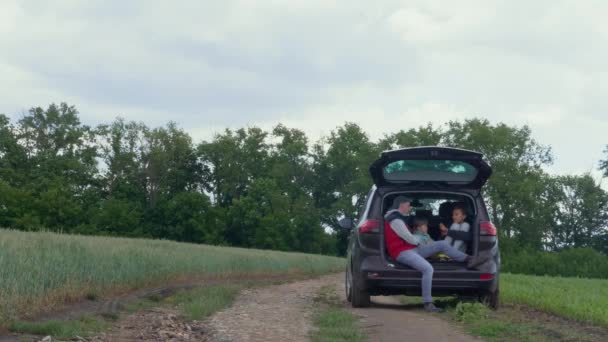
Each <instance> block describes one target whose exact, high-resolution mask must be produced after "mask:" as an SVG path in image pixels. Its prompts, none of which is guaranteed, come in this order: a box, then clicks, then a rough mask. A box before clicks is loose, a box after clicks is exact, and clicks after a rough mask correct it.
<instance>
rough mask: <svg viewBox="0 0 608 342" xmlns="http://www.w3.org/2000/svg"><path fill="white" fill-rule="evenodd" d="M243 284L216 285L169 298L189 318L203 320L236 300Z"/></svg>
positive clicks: (168, 300)
mask: <svg viewBox="0 0 608 342" xmlns="http://www.w3.org/2000/svg"><path fill="white" fill-rule="evenodd" d="M242 288H243V286H240V285H214V286H208V287H203V288H200V289H196V290H190V291H182V292H178V293H177V294H175V295H174V296H171V297H169V298H168V299H167V302H168V303H175V304H177V305H178V307H179V309H180V311H181V312H182V316H183V317H184V318H185V319H187V320H192V321H194V320H201V319H204V318H206V317H208V316H210V315H211V314H212V313H214V312H216V311H219V310H221V309H223V308H225V307H227V306H228V305H230V303H232V302H233V301H234V299H235V298H236V296H237V295H238V293H239V292H240V290H241V289H242Z"/></svg>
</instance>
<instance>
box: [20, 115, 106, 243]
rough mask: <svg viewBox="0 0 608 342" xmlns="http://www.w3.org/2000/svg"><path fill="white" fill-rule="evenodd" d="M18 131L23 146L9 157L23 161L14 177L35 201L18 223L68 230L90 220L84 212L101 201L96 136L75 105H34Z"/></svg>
mask: <svg viewBox="0 0 608 342" xmlns="http://www.w3.org/2000/svg"><path fill="white" fill-rule="evenodd" d="M13 130H14V132H15V137H16V142H17V145H18V146H17V147H15V146H13V147H14V149H13V151H12V152H11V157H10V158H13V159H15V158H16V159H18V160H20V162H21V164H20V165H18V166H17V165H15V167H14V171H13V174H19V176H18V177H16V178H14V179H13V181H20V182H22V185H21V186H20V187H21V188H22V189H23V190H25V191H26V192H28V193H29V194H31V196H32V202H33V203H31V204H30V205H29V208H30V211H29V212H28V214H27V216H26V217H24V219H23V220H22V219H18V221H19V222H21V224H22V225H23V224H26V223H27V222H30V223H32V224H36V223H37V222H40V223H41V224H44V225H45V228H46V229H52V230H62V231H68V232H69V231H71V230H73V229H74V228H75V227H76V226H79V225H82V224H85V223H86V221H87V219H88V218H87V216H86V215H84V214H83V213H85V212H87V211H88V210H89V206H91V205H93V203H95V202H96V200H95V197H96V189H95V186H96V179H95V175H96V172H97V163H96V159H95V158H96V157H97V151H96V146H95V144H94V142H95V139H94V134H93V132H92V131H91V130H90V128H89V127H88V126H85V125H82V124H81V123H80V120H79V119H78V112H77V111H76V108H74V107H71V106H68V105H67V104H65V103H62V104H60V105H59V106H57V105H55V104H51V105H50V106H49V107H48V108H47V109H46V110H45V109H42V108H40V107H36V108H32V109H31V110H30V111H29V112H28V114H27V115H25V116H24V117H23V118H22V119H21V120H19V121H18V123H17V125H16V126H15V127H14V129H13ZM21 148H23V149H24V150H25V155H24V156H23V155H22V154H21V153H20V152H19V150H20V149H21ZM32 218H34V219H33V220H32Z"/></svg>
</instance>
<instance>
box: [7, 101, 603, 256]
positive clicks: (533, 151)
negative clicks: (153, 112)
mask: <svg viewBox="0 0 608 342" xmlns="http://www.w3.org/2000/svg"><path fill="white" fill-rule="evenodd" d="M425 145H438V146H453V147H459V148H465V149H471V150H475V151H480V152H482V153H483V154H484V155H485V158H486V159H488V160H489V162H490V164H491V165H492V167H493V170H494V174H493V176H492V177H491V178H490V180H489V181H488V184H487V185H486V186H485V187H484V189H483V195H484V197H485V198H486V203H487V207H488V211H489V214H490V216H491V219H492V221H493V222H494V223H495V225H496V226H497V227H498V232H499V234H500V238H501V246H502V247H503V248H504V251H506V252H509V251H511V250H514V251H516V250H519V249H521V248H525V249H530V250H543V249H550V250H560V249H565V248H572V247H575V248H576V247H592V248H595V249H597V250H599V251H602V252H603V253H608V247H607V246H608V230H607V226H608V194H606V192H605V191H604V190H603V189H602V188H601V187H600V186H599V184H597V182H596V181H594V180H593V178H592V177H591V176H590V175H580V176H579V175H577V176H551V175H549V174H547V173H546V172H545V171H544V169H545V167H546V166H547V165H549V164H550V163H551V162H552V154H551V149H550V148H549V147H548V146H543V145H541V144H540V143H538V142H537V141H535V140H534V139H533V138H532V132H531V131H530V128H529V127H527V126H521V127H517V126H509V125H506V124H503V123H498V124H493V123H490V122H489V121H487V120H483V119H469V120H462V121H451V122H448V123H446V124H445V125H442V126H434V125H432V124H430V123H429V124H427V125H423V126H420V127H417V128H408V129H402V130H400V131H397V132H394V133H387V134H385V136H384V137H383V138H382V139H379V140H378V141H371V140H370V138H369V136H368V134H367V133H366V132H365V131H364V129H363V128H362V127H360V126H358V125H357V124H355V123H345V124H344V125H342V126H339V127H336V128H335V129H333V130H332V131H330V133H329V134H328V135H327V136H325V137H323V138H321V139H320V140H319V141H316V142H312V143H311V142H310V141H309V140H308V138H307V136H306V134H305V133H304V132H303V131H301V130H298V129H295V128H288V127H286V126H284V125H281V124H279V125H277V126H275V127H274V128H273V129H272V130H270V131H265V130H263V129H260V128H258V127H247V128H240V129H237V130H230V129H227V130H225V131H224V132H222V133H220V134H217V135H216V136H214V137H213V138H212V139H211V140H209V141H203V142H201V143H200V144H195V143H194V142H193V141H192V138H191V137H190V136H189V135H188V134H187V133H186V132H185V131H184V130H183V129H180V128H179V127H177V125H176V124H175V123H168V124H167V125H166V126H163V127H156V128H150V127H148V126H146V125H145V124H143V123H136V122H127V121H125V120H123V119H120V118H118V119H116V120H114V121H113V122H111V123H108V124H101V125H99V126H97V127H96V128H90V127H88V126H86V125H83V124H82V123H81V122H80V120H79V118H78V112H77V110H76V109H75V108H74V107H72V106H68V105H67V104H65V103H62V104H60V105H55V104H52V105H50V106H49V107H48V108H46V109H43V108H40V107H36V108H32V109H31V110H30V111H29V112H28V113H27V114H26V115H25V116H24V117H23V118H21V119H20V120H18V121H16V122H14V123H12V122H11V121H10V120H9V118H8V117H7V116H5V115H0V225H2V226H4V227H10V228H15V229H20V230H40V229H46V230H51V231H60V232H73V233H79V234H103V235H111V236H127V237H152V238H163V239H172V240H177V241H186V242H196V243H213V244H225V245H232V246H243V247H256V248H269V249H279V250H297V251H303V252H312V253H323V254H338V255H343V254H344V253H345V250H346V245H347V236H348V233H347V232H346V231H344V230H341V229H339V226H338V221H339V219H340V218H342V217H344V216H347V217H350V218H357V217H359V215H360V211H361V208H362V204H363V201H364V199H365V195H366V194H367V192H368V191H369V189H370V186H371V178H370V175H369V165H370V164H371V163H372V162H373V161H374V160H375V159H376V158H377V157H378V155H379V153H380V152H381V151H382V150H386V149H393V148H402V147H412V146H425ZM606 165H608V162H607V161H602V162H600V168H601V170H603V171H604V172H607V173H608V166H606ZM326 230H327V231H331V233H327V232H326Z"/></svg>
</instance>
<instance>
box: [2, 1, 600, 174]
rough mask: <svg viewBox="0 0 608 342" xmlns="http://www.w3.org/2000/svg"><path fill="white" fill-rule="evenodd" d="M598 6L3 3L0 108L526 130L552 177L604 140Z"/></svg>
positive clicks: (212, 123) (198, 124)
mask: <svg viewBox="0 0 608 342" xmlns="http://www.w3.org/2000/svg"><path fill="white" fill-rule="evenodd" d="M607 16H608V1H603V0H597V1H556V0H552V1H485V0H482V1H435V2H433V1H413V0H407V1H391V0H384V1H352V0H351V1H330V0H284V1H270V0H268V1H261V0H260V1H254V0H241V1H232V0H221V1H219V0H218V1H211V0H207V1H200V0H188V1H186V0H180V1H152V0H140V1H135V0H130V1H110V0H87V1H81V0H0V94H1V95H0V113H5V114H7V115H9V116H11V117H13V118H18V117H19V116H20V115H21V114H22V113H23V112H24V111H26V110H27V109H28V108H29V107H32V106H46V105H48V104H49V103H51V102H62V101H65V102H68V103H70V104H73V105H76V106H77V108H78V109H79V110H80V112H81V118H82V121H83V122H85V123H87V124H90V125H94V124H97V123H100V122H108V121H110V120H112V119H113V118H114V117H116V116H118V115H120V116H122V117H125V118H127V119H131V120H137V121H144V122H145V123H147V124H148V125H151V126H156V125H162V124H164V123H166V122H167V121H169V120H173V121H176V122H178V123H179V124H180V126H181V127H183V128H185V129H186V130H188V131H189V132H190V133H191V134H192V135H193V136H194V137H195V139H196V140H202V139H209V138H210V137H211V136H212V135H213V134H214V133H215V132H218V131H221V130H223V128H225V127H242V126H244V125H257V126H261V127H264V128H269V127H272V126H274V125H275V124H276V123H278V122H283V123H284V124H286V125H288V126H291V127H297V128H301V129H304V130H305V131H306V132H307V133H308V134H309V135H310V136H311V137H312V138H313V139H314V138H317V137H319V136H322V135H324V134H327V133H328V132H330V131H331V130H332V129H334V128H335V127H336V126H338V125H341V124H343V123H344V122H345V121H350V122H356V123H358V124H360V125H362V126H363V127H364V128H365V129H366V130H367V132H369V134H370V135H371V137H372V138H377V137H381V136H382V135H384V134H385V133H389V132H392V131H396V130H398V129H401V128H403V129H407V128H412V127H417V126H419V125H422V124H425V123H426V122H429V121H430V122H433V123H435V124H442V123H445V122H446V121H448V120H452V119H463V118H468V117H473V116H477V117H484V118H488V119H490V120H491V121H492V122H494V123H497V122H505V123H508V124H513V125H524V124H526V125H529V126H530V127H531V128H532V131H533V135H534V137H535V138H536V139H537V140H538V141H539V142H541V143H542V144H546V145H551V146H552V147H553V150H554V155H555V159H556V161H555V164H554V165H553V166H552V167H551V169H550V171H551V172H554V173H582V172H587V171H590V170H593V169H595V168H596V166H597V161H598V160H599V159H601V158H603V156H604V154H603V153H602V151H603V150H604V148H605V147H606V145H607V144H608V138H607V132H608V99H607V97H608V24H606V17H607Z"/></svg>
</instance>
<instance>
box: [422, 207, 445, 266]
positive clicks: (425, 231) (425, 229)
mask: <svg viewBox="0 0 608 342" xmlns="http://www.w3.org/2000/svg"><path fill="white" fill-rule="evenodd" d="M414 235H416V236H417V237H418V239H419V240H420V245H428V244H431V243H433V242H435V240H433V238H432V237H431V236H430V235H429V221H428V220H427V219H425V218H417V219H415V220H414ZM429 258H430V259H433V260H438V261H447V260H449V259H450V258H449V257H448V256H447V255H445V254H443V253H437V254H435V255H432V256H430V257H429Z"/></svg>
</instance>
